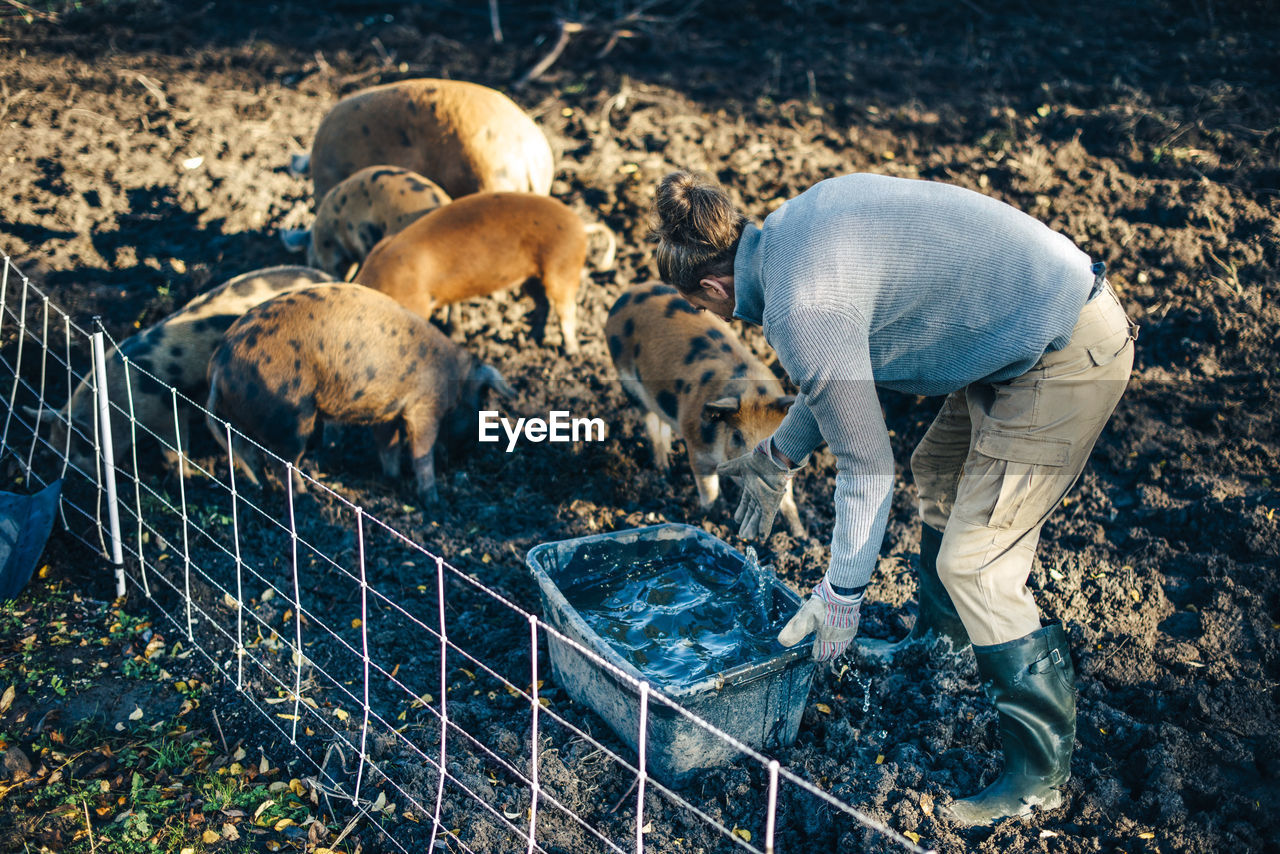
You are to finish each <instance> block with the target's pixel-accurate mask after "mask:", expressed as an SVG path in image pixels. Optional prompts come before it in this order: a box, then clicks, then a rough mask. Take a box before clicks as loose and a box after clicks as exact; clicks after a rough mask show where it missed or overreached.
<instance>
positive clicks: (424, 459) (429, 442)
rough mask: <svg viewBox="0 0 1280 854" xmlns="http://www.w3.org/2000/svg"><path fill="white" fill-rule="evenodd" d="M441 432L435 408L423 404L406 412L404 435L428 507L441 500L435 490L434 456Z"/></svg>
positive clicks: (420, 490) (415, 476)
mask: <svg viewBox="0 0 1280 854" xmlns="http://www.w3.org/2000/svg"><path fill="white" fill-rule="evenodd" d="M439 429H440V419H439V417H438V415H437V413H436V411H435V407H433V406H431V405H430V404H422V403H420V404H418V405H416V406H412V407H409V408H407V409H405V411H404V432H405V438H406V440H407V441H408V443H409V454H410V456H412V457H413V474H414V478H415V480H416V482H417V486H418V494H419V495H420V496H421V497H422V501H423V503H424V504H427V505H432V504H435V503H436V502H437V501H438V500H439V499H440V494H439V492H438V491H437V490H436V463H435V459H434V457H433V455H432V449H433V448H434V447H435V444H436V433H437V432H438V431H439Z"/></svg>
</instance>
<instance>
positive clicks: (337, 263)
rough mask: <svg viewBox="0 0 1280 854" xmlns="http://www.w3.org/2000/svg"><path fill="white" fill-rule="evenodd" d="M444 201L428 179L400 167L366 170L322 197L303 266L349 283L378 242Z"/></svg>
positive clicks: (436, 187)
mask: <svg viewBox="0 0 1280 854" xmlns="http://www.w3.org/2000/svg"><path fill="white" fill-rule="evenodd" d="M448 202H449V196H448V194H447V193H445V191H444V190H442V189H440V186H439V185H438V184H436V183H435V182H434V181H432V180H431V179H430V178H424V177H422V176H421V175H419V174H418V173H417V172H413V171H410V170H408V169H403V168H401V167H399V166H367V167H365V168H364V169H361V170H360V171H359V172H357V173H355V174H354V175H352V176H350V177H349V178H346V179H344V180H342V181H341V182H340V183H338V184H337V185H335V186H334V188H333V189H332V190H330V191H329V192H328V193H325V196H324V199H322V200H321V202H320V207H319V208H317V209H316V221H315V224H314V225H312V226H311V233H310V235H309V238H310V239H309V242H308V244H307V265H308V266H310V267H316V268H318V269H321V270H325V271H327V272H329V273H332V274H333V275H334V276H337V277H339V278H342V279H348V280H349V279H350V278H351V277H352V275H353V274H354V273H355V270H356V269H357V268H358V266H359V265H360V264H361V263H362V262H363V261H364V259H365V256H366V255H368V254H369V250H371V249H373V247H374V245H375V244H377V242H378V241H379V240H381V239H382V238H384V237H386V236H388V235H391V234H398V233H399V232H401V231H402V230H404V227H405V226H406V225H408V224H409V223H411V222H413V221H414V220H415V219H417V218H418V217H420V216H422V215H423V214H425V213H428V212H429V211H433V210H435V209H436V208H438V207H440V206H441V205H444V204H448Z"/></svg>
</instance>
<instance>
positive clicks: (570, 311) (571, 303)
mask: <svg viewBox="0 0 1280 854" xmlns="http://www.w3.org/2000/svg"><path fill="white" fill-rule="evenodd" d="M556 316H557V317H559V318H560V336H561V337H562V338H563V339H564V342H563V343H564V351H565V352H566V353H568V354H570V355H572V354H574V353H577V352H578V301H577V299H576V294H572V293H571V294H569V295H568V297H567V298H564V297H562V298H560V299H558V300H556Z"/></svg>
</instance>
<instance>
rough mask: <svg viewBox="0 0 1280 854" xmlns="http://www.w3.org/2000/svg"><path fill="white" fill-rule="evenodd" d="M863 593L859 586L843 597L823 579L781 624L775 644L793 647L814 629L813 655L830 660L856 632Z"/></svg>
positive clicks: (847, 644) (845, 646)
mask: <svg viewBox="0 0 1280 854" xmlns="http://www.w3.org/2000/svg"><path fill="white" fill-rule="evenodd" d="M862 594H863V589H859V590H858V592H857V593H855V594H854V595H853V596H842V595H840V594H839V593H837V592H835V590H833V589H832V588H831V583H830V582H829V581H827V579H826V578H823V579H822V581H821V582H819V583H818V586H817V587H815V588H813V592H812V593H810V594H809V598H808V599H806V600H805V601H804V604H803V605H801V606H800V610H799V611H798V612H796V615H795V616H794V617H792V618H791V619H790V620H789V621H788V622H787V624H786V625H785V626H783V627H782V631H781V632H779V633H778V643H780V644H782V645H783V646H795V645H796V644H798V643H799V642H800V641H801V640H803V639H804V638H805V637H807V636H808V635H809V634H810V633H812V632H815V631H816V632H817V633H818V638H817V640H815V641H814V643H813V658H814V660H815V661H830V660H831V659H833V658H835V657H836V656H837V655H839V654H840V653H842V652H844V651H845V650H846V649H847V648H848V646H849V644H850V642H852V641H853V637H854V635H856V634H857V633H858V613H859V611H861V609H862Z"/></svg>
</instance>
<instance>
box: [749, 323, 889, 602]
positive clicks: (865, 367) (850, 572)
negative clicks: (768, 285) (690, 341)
mask: <svg viewBox="0 0 1280 854" xmlns="http://www.w3.org/2000/svg"><path fill="white" fill-rule="evenodd" d="M769 338H770V339H771V340H770V343H771V344H772V345H773V347H774V349H775V350H776V351H777V353H778V359H779V360H780V361H781V362H782V366H783V367H784V368H785V369H786V371H787V373H788V374H789V375H790V377H791V379H792V381H793V382H795V384H796V386H798V387H799V389H800V391H801V393H802V394H803V400H802V401H801V400H797V404H799V403H801V402H803V404H804V408H803V409H802V410H801V411H800V412H799V413H797V414H795V416H794V418H793V416H792V414H791V413H788V416H787V419H786V420H784V421H783V424H782V425H781V426H780V427H779V433H782V434H783V435H782V436H781V437H779V436H778V435H777V434H775V442H776V443H777V446H778V449H779V450H781V451H782V452H783V453H784V454H786V455H787V456H790V457H792V459H798V458H799V457H796V456H792V453H793V451H794V452H796V453H799V455H800V457H803V455H804V454H803V453H800V452H801V451H805V452H806V453H807V452H808V451H810V450H813V448H814V447H816V445H817V443H816V442H814V443H813V445H809V442H810V441H811V440H812V439H813V436H812V435H811V434H810V433H809V432H808V431H807V430H806V425H807V424H808V423H810V422H812V423H813V424H814V425H816V427H817V431H818V435H820V436H821V438H822V439H825V440H826V442H827V446H828V447H829V448H830V450H831V452H832V453H833V454H834V455H835V458H836V466H837V471H836V490H835V513H836V524H835V530H834V531H833V533H832V538H831V564H830V566H829V568H828V570H827V578H828V579H829V580H830V582H831V583H832V584H836V585H839V586H841V587H861V586H863V585H865V584H867V583H868V582H869V581H870V580H871V573H872V571H874V569H875V566H876V559H877V557H878V556H879V554H880V544H881V542H882V541H883V540H884V532H885V527H886V525H887V524H888V520H889V505H890V501H891V499H892V496H893V450H892V447H891V446H890V444H889V432H888V428H887V427H886V426H885V422H884V415H883V413H882V412H881V410H880V399H879V397H878V396H877V395H876V388H875V379H874V377H873V376H872V371H871V354H870V344H869V342H868V340H867V333H866V324H865V323H864V322H863V320H862V318H861V317H860V316H859V315H858V314H857V313H856V312H853V311H851V310H837V309H833V308H827V307H822V308H818V307H803V308H796V309H793V310H790V311H788V312H786V313H785V316H783V317H780V318H778V319H777V320H776V321H775V322H773V323H771V324H770V329H769ZM792 412H793V413H794V412H795V405H793V406H792ZM806 447H807V450H806Z"/></svg>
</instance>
